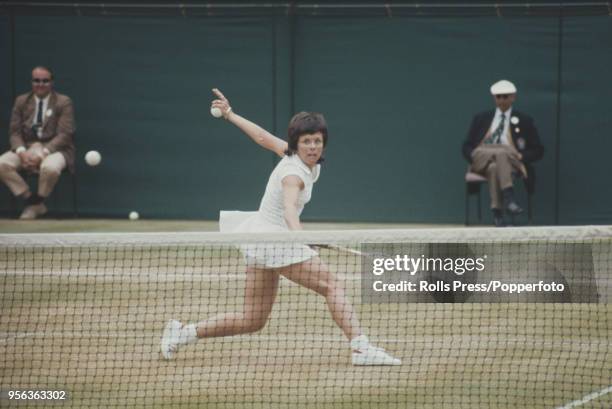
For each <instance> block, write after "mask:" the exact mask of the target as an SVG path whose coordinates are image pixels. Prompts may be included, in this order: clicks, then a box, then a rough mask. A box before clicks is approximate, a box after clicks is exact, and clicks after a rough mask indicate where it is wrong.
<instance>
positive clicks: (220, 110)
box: [210, 88, 232, 119]
mask: <svg viewBox="0 0 612 409" xmlns="http://www.w3.org/2000/svg"><path fill="white" fill-rule="evenodd" d="M212 92H213V94H215V96H216V97H217V99H214V100H213V101H212V103H211V106H210V112H211V113H212V114H213V116H215V117H220V116H223V117H224V118H225V119H227V118H228V116H229V114H230V113H231V112H232V107H231V106H230V103H229V101H228V99H227V98H226V97H225V95H223V93H222V92H221V91H219V89H218V88H213V89H212Z"/></svg>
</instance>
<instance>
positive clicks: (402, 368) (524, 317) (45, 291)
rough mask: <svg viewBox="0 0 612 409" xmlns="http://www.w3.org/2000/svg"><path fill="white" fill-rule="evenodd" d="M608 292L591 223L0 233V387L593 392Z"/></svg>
mask: <svg viewBox="0 0 612 409" xmlns="http://www.w3.org/2000/svg"><path fill="white" fill-rule="evenodd" d="M316 254H318V257H319V259H320V260H321V262H320V263H319V262H317V263H314V262H312V260H313V259H312V258H311V256H313V255H316ZM245 255H246V256H247V257H245ZM304 258H305V259H307V260H310V264H309V266H306V264H299V265H294V267H285V268H284V270H283V273H284V275H285V276H287V277H289V278H290V279H287V278H284V277H283V275H282V274H281V276H280V278H279V279H278V281H275V280H276V278H275V277H279V275H278V272H279V271H280V270H278V269H270V268H267V267H269V266H271V265H273V266H274V267H275V268H276V267H278V266H280V265H283V264H286V263H288V262H294V261H296V260H301V259H304ZM307 262H308V261H307ZM247 263H248V265H249V267H248V270H249V271H248V272H247ZM296 266H299V267H296ZM281 268H282V267H281ZM327 271H329V272H330V274H329V275H325V274H326V273H327ZM253 277H257V279H256V280H253V279H252V278H253ZM330 277H333V279H331V278H330ZM249 278H251V279H249ZM257 280H261V282H258V281H257ZM262 282H265V284H262ZM296 282H300V283H302V284H303V285H300V284H298V283H296ZM276 286H278V290H277V291H274V289H275V288H276ZM305 286H308V287H312V288H314V289H316V290H317V291H319V292H320V293H321V294H322V295H323V296H322V295H321V294H317V292H315V291H313V290H310V289H307V288H306V287H305ZM330 288H331V290H330ZM338 289H341V291H340V292H339V290H338ZM330 293H333V294H334V296H333V297H331V296H330ZM245 294H250V295H251V298H249V299H250V300H251V301H250V302H249V305H250V308H249V309H248V314H249V315H248V319H247V318H246V315H247V308H246V307H245ZM611 295H612V227H606V226H599V227H595V226H588V227H557V228H512V229H485V228H482V229H462V228H461V229H413V230H371V231H325V232H297V233H261V234H250V235H240V234H220V233H157V234H152V233H139V234H131V233H130V234H128V233H125V234H122V233H115V234H31V235H0V298H1V301H0V306H1V308H0V311H1V316H0V367H1V370H0V391H1V394H2V395H1V397H0V406H2V407H5V406H6V407H36V408H40V407H74V408H96V407H105V408H109V407H110V408H119V407H121V408H123V407H130V408H158V407H159V408H196V407H198V408H199V407H206V408H289V407H291V408H293V407H318V408H353V407H362V408H407V407H414V408H474V407H478V408H518V407H522V408H564V409H565V408H573V407H581V408H587V407H588V408H610V407H612V348H611V346H612V337H611V335H612V307H611V306H610V300H611V298H610V297H611ZM274 296H275V302H274V303H273V307H271V306H272V302H271V300H272V299H273V298H274ZM343 296H344V297H345V298H346V300H348V301H347V302H349V301H350V303H351V304H352V306H353V309H354V313H355V316H353V315H351V317H350V318H351V319H353V318H358V320H359V323H358V324H357V325H358V327H359V328H360V333H361V332H363V333H364V334H367V336H368V337H369V340H370V342H371V344H373V345H376V346H377V347H380V348H384V349H385V350H386V351H387V353H388V354H389V355H390V356H393V357H396V358H397V359H401V361H402V362H401V365H389V366H386V365H384V366H383V365H372V366H370V365H365V366H364V365H353V364H352V363H353V357H352V352H351V351H352V349H351V346H350V343H349V341H348V340H347V336H346V334H345V333H343V330H341V328H340V327H339V326H338V325H336V324H335V322H334V320H333V319H332V315H331V314H330V310H333V309H334V308H335V309H336V311H338V310H339V313H340V315H342V313H343V312H345V311H343V308H346V309H348V308H349V306H348V304H344V303H343V302H340V301H338V300H344V298H342V297H343ZM336 297H337V298H336ZM329 304H335V305H331V306H330V305H329ZM227 313H234V315H229V316H228V315H222V314H227ZM268 313H269V315H268ZM240 314H242V315H240ZM211 317H216V318H214V319H210V318H211ZM223 317H225V318H223ZM170 319H177V320H180V321H181V322H182V323H183V324H189V323H197V322H203V321H204V322H205V324H200V326H198V331H200V330H202V331H204V332H205V333H206V331H209V332H208V333H206V334H205V336H207V337H206V338H203V339H199V340H197V342H193V343H189V344H188V345H181V346H180V347H179V349H178V352H176V354H175V356H174V357H173V359H172V360H166V359H164V358H163V357H162V356H161V354H160V339H161V336H162V331H163V330H164V327H165V326H166V324H167V322H168V320H170ZM207 319H208V321H205V320H207ZM223 319H225V321H224V322H225V326H224V327H223V328H220V327H221V326H222V325H221V324H220V323H221V321H223ZM264 324H265V326H264ZM352 324H353V326H352V327H351V325H349V324H346V323H345V325H344V327H345V328H346V327H347V325H348V327H351V328H353V330H354V328H355V326H356V325H354V324H355V321H352ZM345 332H346V331H345ZM230 333H233V334H234V335H233V336H224V337H221V336H218V335H223V334H230ZM213 335H217V336H216V337H212V336H213ZM354 335H358V334H354Z"/></svg>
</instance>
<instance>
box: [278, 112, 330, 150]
mask: <svg viewBox="0 0 612 409" xmlns="http://www.w3.org/2000/svg"><path fill="white" fill-rule="evenodd" d="M317 132H321V134H322V135H323V147H325V146H327V121H326V120H325V117H324V116H323V114H320V113H318V112H304V111H302V112H298V113H297V114H295V115H293V118H291V120H290V121H289V129H288V130H287V143H288V144H289V147H288V148H287V150H286V151H285V155H287V156H291V155H293V154H294V153H295V152H297V145H298V141H299V139H300V136H302V135H306V134H313V133H317ZM320 161H321V160H320Z"/></svg>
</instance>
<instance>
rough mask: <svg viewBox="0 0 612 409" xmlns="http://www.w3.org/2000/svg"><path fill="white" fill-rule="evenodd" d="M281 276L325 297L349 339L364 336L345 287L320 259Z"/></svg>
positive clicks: (314, 258) (301, 265)
mask: <svg viewBox="0 0 612 409" xmlns="http://www.w3.org/2000/svg"><path fill="white" fill-rule="evenodd" d="M281 274H282V275H283V276H285V277H286V278H288V279H289V280H291V281H293V282H294V283H297V284H299V285H301V286H303V287H306V288H308V289H310V290H313V291H314V292H316V293H317V294H320V295H322V296H323V297H325V301H326V302H327V307H328V308H329V311H330V312H331V315H332V318H333V319H334V321H335V322H336V324H337V325H338V326H339V327H340V328H341V329H342V332H344V334H345V335H346V337H347V338H348V339H353V338H355V337H357V336H359V335H361V334H362V331H361V327H360V324H359V320H358V319H357V314H356V313H355V310H354V308H353V306H352V304H351V303H350V301H349V300H348V298H347V297H346V294H345V291H344V287H343V286H342V283H340V282H339V281H338V280H337V279H336V277H335V276H334V274H332V273H331V272H330V271H329V268H328V267H327V265H325V263H323V262H322V261H321V259H320V258H319V257H313V258H311V259H309V260H307V261H304V262H302V263H297V264H292V265H290V266H287V267H285V268H283V269H281Z"/></svg>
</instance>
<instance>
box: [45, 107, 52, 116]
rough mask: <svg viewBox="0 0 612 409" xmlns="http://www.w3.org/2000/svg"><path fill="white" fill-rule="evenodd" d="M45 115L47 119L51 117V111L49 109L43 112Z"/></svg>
mask: <svg viewBox="0 0 612 409" xmlns="http://www.w3.org/2000/svg"><path fill="white" fill-rule="evenodd" d="M45 115H47V117H50V116H51V115H53V110H52V109H51V108H49V109H47V112H45Z"/></svg>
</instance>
